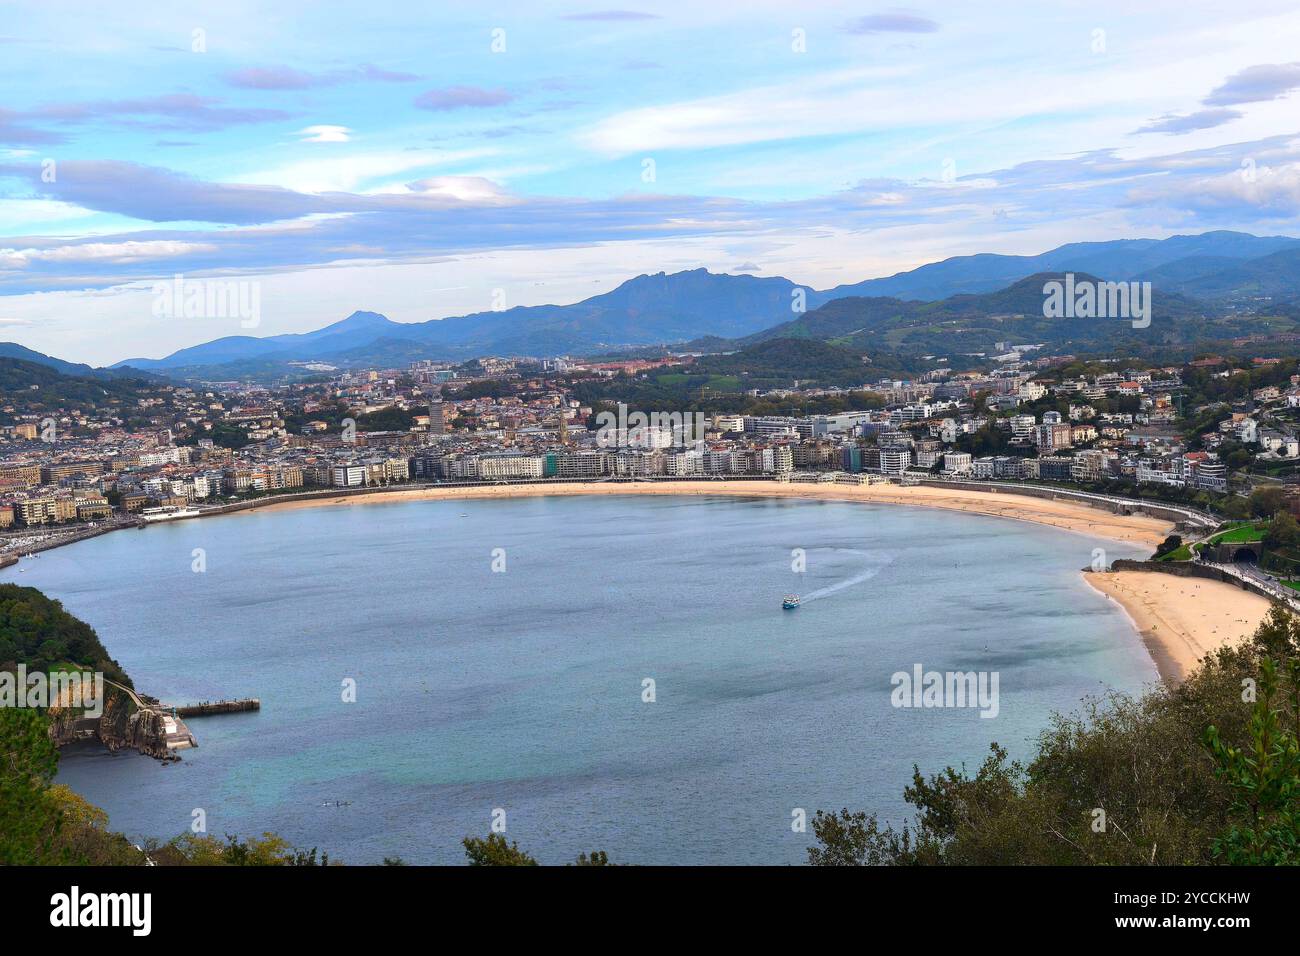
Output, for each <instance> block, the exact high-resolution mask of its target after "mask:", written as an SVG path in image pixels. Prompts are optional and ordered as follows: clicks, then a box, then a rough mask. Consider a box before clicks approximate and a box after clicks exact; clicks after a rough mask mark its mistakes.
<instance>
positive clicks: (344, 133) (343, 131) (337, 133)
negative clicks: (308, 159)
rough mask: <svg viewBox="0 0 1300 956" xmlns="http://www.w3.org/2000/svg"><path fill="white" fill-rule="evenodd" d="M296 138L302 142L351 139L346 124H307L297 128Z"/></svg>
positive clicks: (340, 141) (333, 141)
mask: <svg viewBox="0 0 1300 956" xmlns="http://www.w3.org/2000/svg"><path fill="white" fill-rule="evenodd" d="M298 139H299V141H300V142H303V143H347V142H350V141H351V139H352V130H350V129H348V128H347V127H346V126H308V127H306V128H305V129H300V130H298Z"/></svg>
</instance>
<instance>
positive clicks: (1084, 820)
mask: <svg viewBox="0 0 1300 956" xmlns="http://www.w3.org/2000/svg"><path fill="white" fill-rule="evenodd" d="M1298 721H1300V621H1297V619H1296V618H1295V617H1294V616H1292V615H1291V613H1290V612H1289V611H1287V610H1285V609H1283V608H1282V607H1281V606H1280V605H1279V606H1275V607H1274V608H1273V610H1272V611H1271V612H1270V614H1269V616H1268V617H1267V618H1266V619H1265V620H1264V622H1263V623H1262V624H1261V625H1260V626H1259V628H1258V630H1256V632H1255V634H1254V636H1253V638H1252V639H1251V641H1250V642H1248V643H1246V644H1244V645H1242V646H1241V647H1238V648H1235V649H1224V650H1220V651H1219V652H1218V653H1217V654H1215V655H1213V656H1211V657H1209V658H1207V659H1206V660H1205V662H1204V663H1203V664H1202V666H1201V668H1200V669H1199V670H1197V671H1196V672H1195V673H1193V674H1192V675H1191V676H1190V677H1189V678H1188V679H1187V680H1186V681H1185V682H1184V683H1182V684H1181V685H1179V686H1178V687H1177V688H1173V689H1169V688H1159V689H1157V690H1153V691H1151V692H1149V693H1147V694H1145V695H1144V696H1142V697H1140V698H1136V699H1134V698H1131V697H1128V696H1125V695H1120V694H1109V695H1107V696H1105V697H1102V698H1097V699H1091V700H1088V701H1086V702H1085V703H1084V705H1083V708H1082V712H1081V713H1078V714H1075V715H1071V716H1060V715H1058V716H1056V717H1055V718H1054V719H1053V721H1052V723H1051V726H1050V727H1049V728H1048V729H1047V730H1046V731H1044V732H1043V734H1042V735H1041V737H1040V738H1039V741H1038V745H1037V748H1036V752H1035V753H1034V754H1033V756H1032V757H1031V759H1030V760H1029V761H1028V762H1027V763H1021V762H1019V761H1009V760H1008V754H1007V751H1006V750H1004V749H1003V748H1001V747H999V746H998V745H997V744H993V745H992V747H991V751H990V754H989V756H988V758H987V759H986V760H985V761H984V763H983V764H982V765H981V766H980V767H979V769H978V770H977V771H976V772H975V773H974V774H973V775H971V774H969V773H968V772H967V771H966V770H965V768H962V769H961V770H956V769H953V768H952V767H949V768H947V769H946V770H944V771H943V772H942V773H938V774H935V775H932V776H930V777H929V778H926V777H924V776H922V774H921V772H920V769H919V768H916V769H914V771H913V779H912V785H911V786H909V787H907V788H906V789H905V791H904V796H905V798H906V800H907V802H908V803H909V804H911V805H912V806H913V807H914V808H915V810H916V816H915V819H914V821H913V822H912V823H910V824H906V825H904V826H903V827H902V829H895V828H894V827H892V826H889V825H886V824H882V823H881V822H880V821H879V820H878V819H877V818H876V817H875V816H874V815H870V814H867V813H865V812H862V811H856V812H855V811H850V810H847V809H845V810H843V811H840V812H830V813H828V812H825V811H821V812H818V814H817V815H816V817H815V819H814V821H813V832H814V835H815V836H816V839H817V845H816V846H814V847H812V848H810V849H809V851H808V860H809V862H810V863H813V864H819V865H871V864H883V865H906V864H931V865H1004V864H1035V865H1082V864H1111V865H1130V866H1131V865H1189V864H1210V863H1219V864H1243V863H1251V864H1261V863H1263V864H1267V863H1281V862H1286V863H1296V862H1300V852H1297V847H1298V846H1300V759H1297V757H1296V751H1297V741H1296V731H1295V730H1294V729H1293V728H1296V727H1297V726H1300V724H1298V723H1297V722H1298Z"/></svg>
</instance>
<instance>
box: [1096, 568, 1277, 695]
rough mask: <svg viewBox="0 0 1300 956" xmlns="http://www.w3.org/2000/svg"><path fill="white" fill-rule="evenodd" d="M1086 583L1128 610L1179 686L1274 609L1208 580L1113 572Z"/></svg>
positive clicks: (1163, 671)
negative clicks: (1200, 663)
mask: <svg viewBox="0 0 1300 956" xmlns="http://www.w3.org/2000/svg"><path fill="white" fill-rule="evenodd" d="M1084 579H1085V580H1086V581H1087V582H1088V583H1089V584H1090V585H1092V586H1093V587H1094V588H1096V589H1097V590H1098V591H1100V592H1101V593H1102V594H1105V595H1106V596H1107V597H1109V598H1111V599H1112V600H1115V601H1118V602H1119V603H1120V604H1121V605H1122V606H1123V607H1124V610H1125V611H1127V612H1128V616H1129V617H1130V618H1131V619H1132V620H1133V623H1134V626H1135V627H1136V628H1137V631H1138V634H1139V635H1141V637H1142V642H1143V643H1144V644H1146V646H1147V650H1148V651H1150V653H1151V658H1152V660H1154V661H1155V664H1156V670H1157V671H1159V673H1160V677H1161V679H1162V680H1164V681H1165V683H1167V684H1177V683H1179V682H1180V681H1181V680H1183V678H1185V677H1186V676H1187V675H1188V674H1189V673H1191V671H1192V670H1194V669H1195V668H1196V666H1197V664H1198V663H1199V662H1200V660H1201V659H1202V658H1203V657H1205V656H1206V655H1207V654H1209V653H1211V652H1213V651H1215V650H1217V649H1218V648H1220V647H1233V646H1236V645H1237V644H1240V643H1241V642H1242V641H1243V640H1245V639H1246V638H1248V637H1249V636H1250V635H1251V634H1252V633H1253V632H1254V630H1255V628H1256V627H1257V626H1258V625H1259V622H1260V621H1261V620H1263V619H1264V616H1265V615H1266V614H1267V613H1268V609H1269V607H1270V602H1269V600H1268V598H1265V597H1261V596H1260V595H1258V594H1255V593H1253V592H1251V591H1245V590H1242V589H1241V588H1239V587H1236V586H1235V585H1232V584H1225V583H1223V582H1222V581H1212V580H1209V579H1208V578H1184V577H1178V576H1176V575H1172V574H1159V573H1152V572H1148V571H1112V572H1109V573H1105V574H1085V575H1084Z"/></svg>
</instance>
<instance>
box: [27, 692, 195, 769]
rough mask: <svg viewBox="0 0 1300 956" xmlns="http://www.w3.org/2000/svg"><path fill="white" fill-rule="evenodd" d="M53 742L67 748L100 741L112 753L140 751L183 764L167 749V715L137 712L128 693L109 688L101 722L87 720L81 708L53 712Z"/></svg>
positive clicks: (149, 755) (146, 709) (54, 710)
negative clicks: (70, 745) (71, 745)
mask: <svg viewBox="0 0 1300 956" xmlns="http://www.w3.org/2000/svg"><path fill="white" fill-rule="evenodd" d="M49 713H50V738H51V739H52V740H53V741H54V744H55V746H57V747H63V746H65V745H67V744H70V743H72V742H73V741H77V740H98V741H99V742H100V743H102V744H103V745H104V746H105V747H107V748H108V749H109V750H110V751H114V752H116V751H118V750H136V751H139V752H140V753H142V754H144V755H145V756H148V757H154V758H156V759H158V760H179V759H180V757H179V756H177V755H176V754H175V753H173V752H172V751H171V750H170V749H169V748H168V747H167V734H166V730H165V729H164V724H163V717H164V715H163V713H162V712H161V711H157V710H152V709H150V708H148V707H143V708H137V707H136V706H135V704H134V703H132V701H131V698H130V697H128V696H127V695H126V694H125V693H124V692H122V691H120V690H118V689H116V688H113V687H109V688H107V692H106V693H105V695H104V713H103V715H102V716H100V717H99V718H98V719H96V718H93V717H85V716H83V710H82V709H81V708H78V707H51V708H50V711H49Z"/></svg>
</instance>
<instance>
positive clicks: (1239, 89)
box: [1204, 63, 1300, 106]
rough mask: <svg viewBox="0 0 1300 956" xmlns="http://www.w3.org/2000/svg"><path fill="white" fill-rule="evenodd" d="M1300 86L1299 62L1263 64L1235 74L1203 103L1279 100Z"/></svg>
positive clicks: (1210, 104) (1217, 104)
mask: <svg viewBox="0 0 1300 956" xmlns="http://www.w3.org/2000/svg"><path fill="white" fill-rule="evenodd" d="M1296 88H1300V63H1262V64H1260V65H1258V66H1250V67H1247V68H1246V69H1244V70H1242V71H1241V72H1240V73H1234V74H1233V75H1232V76H1230V77H1228V78H1227V79H1226V80H1224V81H1223V83H1222V85H1220V86H1218V87H1216V88H1215V89H1214V90H1213V91H1211V93H1210V95H1209V96H1207V97H1206V98H1205V101H1204V102H1205V105H1206V106H1233V105H1235V104H1239V103H1258V102H1261V101H1264V100H1276V99H1280V98H1281V97H1283V96H1286V94H1288V93H1290V92H1291V91H1292V90H1294V89H1296Z"/></svg>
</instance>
